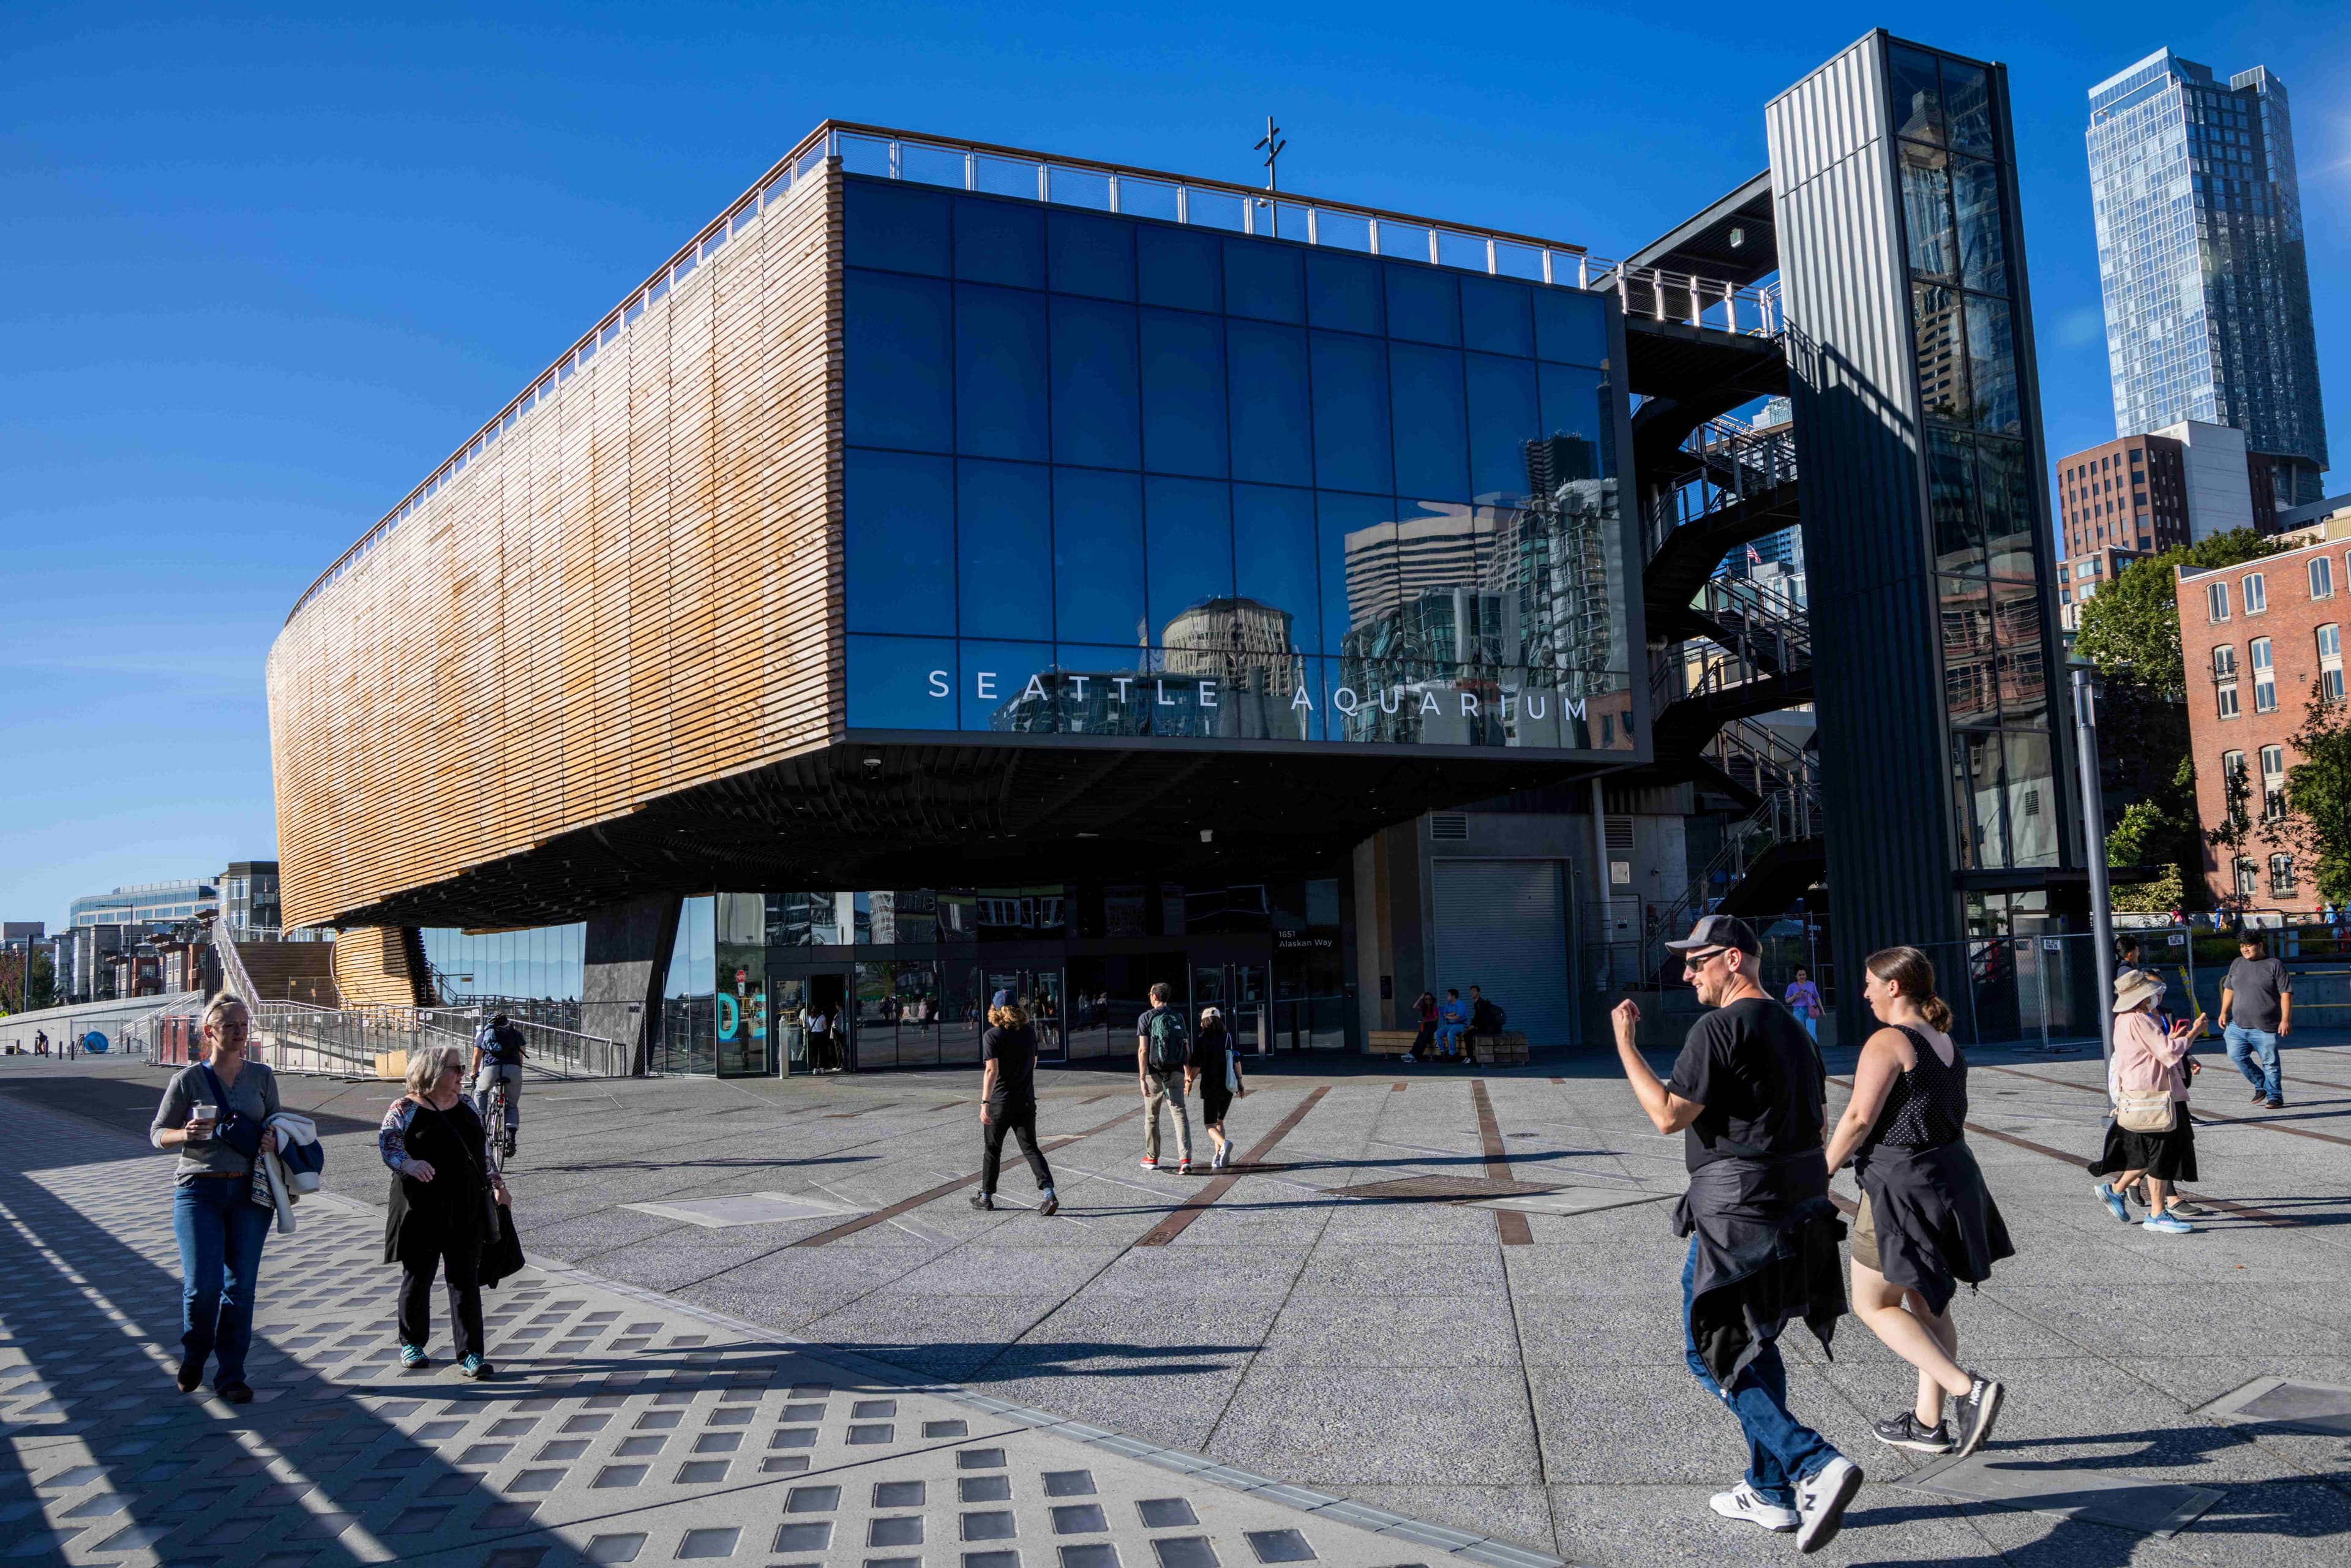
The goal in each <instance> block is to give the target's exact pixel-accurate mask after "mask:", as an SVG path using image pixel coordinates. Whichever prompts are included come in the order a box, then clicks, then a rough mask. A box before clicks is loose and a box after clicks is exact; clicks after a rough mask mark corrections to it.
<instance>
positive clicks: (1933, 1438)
mask: <svg viewBox="0 0 2351 1568" xmlns="http://www.w3.org/2000/svg"><path fill="white" fill-rule="evenodd" d="M1870 1431H1871V1433H1873V1434H1874V1435H1875V1436H1876V1438H1877V1440H1878V1441H1879V1442H1881V1443H1884V1444H1885V1445H1886V1447H1887V1448H1907V1449H1909V1450H1910V1451H1911V1452H1912V1453H1914V1454H1948V1453H1949V1452H1950V1451H1951V1434H1950V1433H1949V1431H1948V1430H1947V1429H1946V1428H1945V1427H1944V1426H1943V1423H1941V1422H1940V1421H1938V1422H1936V1423H1935V1424H1934V1425H1933V1426H1931V1427H1929V1426H1928V1425H1926V1424H1925V1423H1924V1422H1922V1421H1920V1420H1919V1419H1918V1417H1917V1416H1915V1415H1913V1414H1912V1413H1911V1412H1909V1411H1907V1410H1905V1411H1904V1412H1902V1414H1901V1415H1899V1416H1887V1417H1886V1419H1885V1420H1883V1421H1880V1422H1878V1423H1876V1425H1875V1426H1873V1427H1870Z"/></svg>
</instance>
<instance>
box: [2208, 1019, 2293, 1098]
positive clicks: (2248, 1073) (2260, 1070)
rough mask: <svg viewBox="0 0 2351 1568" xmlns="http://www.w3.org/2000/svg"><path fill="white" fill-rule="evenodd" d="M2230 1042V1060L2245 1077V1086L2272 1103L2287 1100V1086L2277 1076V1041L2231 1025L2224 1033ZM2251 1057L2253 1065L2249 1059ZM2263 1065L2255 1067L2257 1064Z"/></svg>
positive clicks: (2258, 1031)
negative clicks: (2246, 1084)
mask: <svg viewBox="0 0 2351 1568" xmlns="http://www.w3.org/2000/svg"><path fill="white" fill-rule="evenodd" d="M2221 1036H2222V1038H2223V1039H2225V1040H2227V1041H2228V1042H2229V1060H2230V1061H2233V1062H2235V1063H2236V1064H2237V1071H2240V1072H2241V1073H2243V1074H2244V1075H2245V1082H2248V1083H2250V1084H2252V1086H2253V1087H2254V1088H2256V1089H2258V1090H2260V1091H2261V1092H2262V1094H2263V1095H2264V1096H2265V1097H2267V1098H2269V1099H2272V1100H2283V1099H2284V1098H2285V1082H2284V1080H2283V1078H2281V1077H2280V1076H2279V1075H2278V1037H2277V1036H2276V1035H2274V1034H2272V1033H2271V1032H2270V1031H2269V1030H2265V1029H2246V1028H2245V1027H2244V1026H2242V1025H2241V1024H2233V1023H2232V1024H2231V1025H2229V1026H2228V1028H2226V1029H2225V1030H2221ZM2248 1057H2251V1058H2252V1061H2247V1060H2246V1059H2247V1058H2248ZM2256 1062H2258V1063H2259V1064H2260V1065H2259V1066H2256V1065H2254V1063H2256Z"/></svg>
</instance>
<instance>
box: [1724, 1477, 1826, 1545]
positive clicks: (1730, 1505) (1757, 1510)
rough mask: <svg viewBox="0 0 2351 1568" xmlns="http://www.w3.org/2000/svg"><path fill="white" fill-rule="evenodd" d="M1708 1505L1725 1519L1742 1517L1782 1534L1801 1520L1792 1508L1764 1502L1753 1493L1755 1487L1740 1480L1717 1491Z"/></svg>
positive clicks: (1751, 1522)
mask: <svg viewBox="0 0 2351 1568" xmlns="http://www.w3.org/2000/svg"><path fill="white" fill-rule="evenodd" d="M1707 1501H1708V1506H1709V1507H1711V1508H1712V1509H1713V1510H1714V1511H1715V1512H1717V1513H1719V1514H1720V1515H1722V1517H1723V1518H1725V1519H1743V1520H1745V1521H1747V1522H1748V1523H1750V1524H1760V1525H1761V1526H1762V1527H1763V1528H1764V1529H1766V1530H1776V1531H1780V1532H1782V1534H1784V1533H1786V1532H1787V1531H1791V1530H1793V1529H1795V1528H1796V1526H1797V1525H1799V1524H1801V1523H1802V1522H1803V1521H1802V1520H1801V1519H1799V1518H1798V1517H1797V1516H1796V1511H1795V1510H1794V1509H1792V1508H1782V1507H1781V1506H1780V1505H1779V1504H1778V1503H1776V1502H1765V1501H1764V1500H1762V1499H1761V1498H1760V1497H1757V1496H1756V1495H1755V1489H1754V1488H1753V1487H1751V1486H1749V1485H1748V1484H1747V1483H1746V1482H1745V1481H1740V1483H1739V1484H1738V1485H1737V1486H1735V1487H1732V1488H1731V1489H1730V1490H1729V1491H1719V1492H1717V1493H1715V1494H1714V1496H1713V1497H1711V1498H1709V1499H1708V1500H1707Z"/></svg>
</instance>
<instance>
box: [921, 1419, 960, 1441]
mask: <svg viewBox="0 0 2351 1568" xmlns="http://www.w3.org/2000/svg"><path fill="white" fill-rule="evenodd" d="M923 1436H924V1437H969V1436H971V1424H970V1423H969V1422H967V1421H925V1422H924V1423H923Z"/></svg>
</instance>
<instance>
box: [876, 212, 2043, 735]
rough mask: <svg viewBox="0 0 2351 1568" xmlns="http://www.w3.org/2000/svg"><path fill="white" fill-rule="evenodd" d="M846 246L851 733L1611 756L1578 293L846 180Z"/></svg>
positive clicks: (1591, 324) (1988, 347)
mask: <svg viewBox="0 0 2351 1568" xmlns="http://www.w3.org/2000/svg"><path fill="white" fill-rule="evenodd" d="M844 259H845V261H846V264H847V267H846V277H845V287H844V300H845V316H846V320H845V330H844V344H843V347H844V365H843V399H844V409H843V414H844V429H845V436H846V441H847V445H848V453H847V459H846V480H845V497H844V506H845V508H846V512H847V517H846V529H845V535H846V548H847V558H848V559H847V563H846V577H847V605H846V612H847V613H846V620H847V629H848V632H849V633H850V636H849V643H848V688H849V690H848V706H849V723H850V726H851V727H852V728H853V729H865V730H882V729H887V730H907V729H929V730H965V731H974V732H984V733H1020V734H1083V735H1105V736H1126V737H1147V736H1193V737H1223V738H1228V739H1237V740H1249V739H1276V740H1288V741H1319V742H1387V743H1398V742H1402V743H1419V744H1437V745H1468V746H1503V747H1577V748H1581V747H1595V748H1599V747H1596V745H1595V743H1596V742H1598V738H1599V737H1600V736H1601V734H1602V732H1603V726H1602V724H1601V722H1600V719H1601V716H1602V715H1603V714H1604V713H1613V714H1614V715H1615V716H1617V722H1614V723H1613V724H1610V725H1608V726H1607V727H1605V728H1606V733H1607V736H1608V739H1607V741H1606V743H1605V745H1606V746H1613V747H1628V746H1629V745H1630V744H1631V736H1630V732H1631V726H1630V725H1629V724H1628V723H1626V722H1625V718H1626V717H1628V716H1629V713H1630V686H1631V683H1630V680H1629V677H1628V671H1629V666H1630V659H1629V655H1628V650H1627V647H1626V635H1625V616H1624V607H1625V582H1626V571H1625V560H1624V555H1623V537H1622V536H1623V530H1622V526H1621V523H1620V519H1619V511H1618V497H1617V473H1616V439H1617V430H1618V422H1619V421H1620V420H1621V419H1622V418H1623V416H1624V402H1625V398H1624V392H1623V390H1622V383H1621V377H1612V376H1611V375H1610V373H1609V342H1610V331H1611V328H1610V322H1609V319H1608V310H1609V305H1608V303H1607V300H1606V298H1604V297H1603V296H1599V295H1592V294H1585V293H1583V292H1581V291H1579V290H1575V289H1569V288H1552V287H1543V286H1541V285H1536V284H1531V283H1523V282H1520V281H1518V280H1515V279H1510V278H1499V277H1485V276H1479V275H1471V274H1464V273H1460V272H1457V271H1454V270H1451V269H1447V268H1440V267H1431V266H1427V265H1424V264H1420V263H1417V262H1412V261H1403V260H1396V259H1393V258H1381V257H1374V256H1359V255H1351V254H1346V253H1342V252H1328V251H1322V250H1318V249H1314V248H1311V247H1308V246H1300V245H1295V244H1286V243H1283V242H1280V241H1272V240H1267V239H1262V238H1252V237H1247V236H1243V235H1226V234H1220V233H1217V232H1213V231H1207V230H1202V229H1197V228H1182V227H1177V226H1174V225H1165V224H1156V223H1152V222H1149V221H1147V220H1137V219H1133V218H1126V217H1119V216H1111V215H1103V214H1092V213H1071V212H1061V211H1057V210H1053V209H1051V208H1048V207H1043V206H1040V205H1039V204H1035V203H1029V202H1021V201H1017V200H1006V199H998V198H993V197H988V196H986V195H974V194H961V193H953V192H947V191H939V190H932V189H921V188H910V187H907V186H904V185H898V184H894V183H890V182H886V181H874V180H865V179H858V178H852V179H850V180H848V181H847V182H846V189H845V193H844ZM1970 347H1973V348H1975V349H1976V350H1978V351H1980V352H1981V353H1993V352H1996V351H1997V350H1998V347H1999V345H1998V343H1997V342H1996V341H1991V340H1987V341H1985V342H1983V343H1980V344H1970V343H1969V342H1967V341H1966V340H1962V341H1961V342H1960V343H1959V345H1958V349H1959V352H1960V353H1962V354H1964V353H1966V352H1968V351H1969V350H1970Z"/></svg>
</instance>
